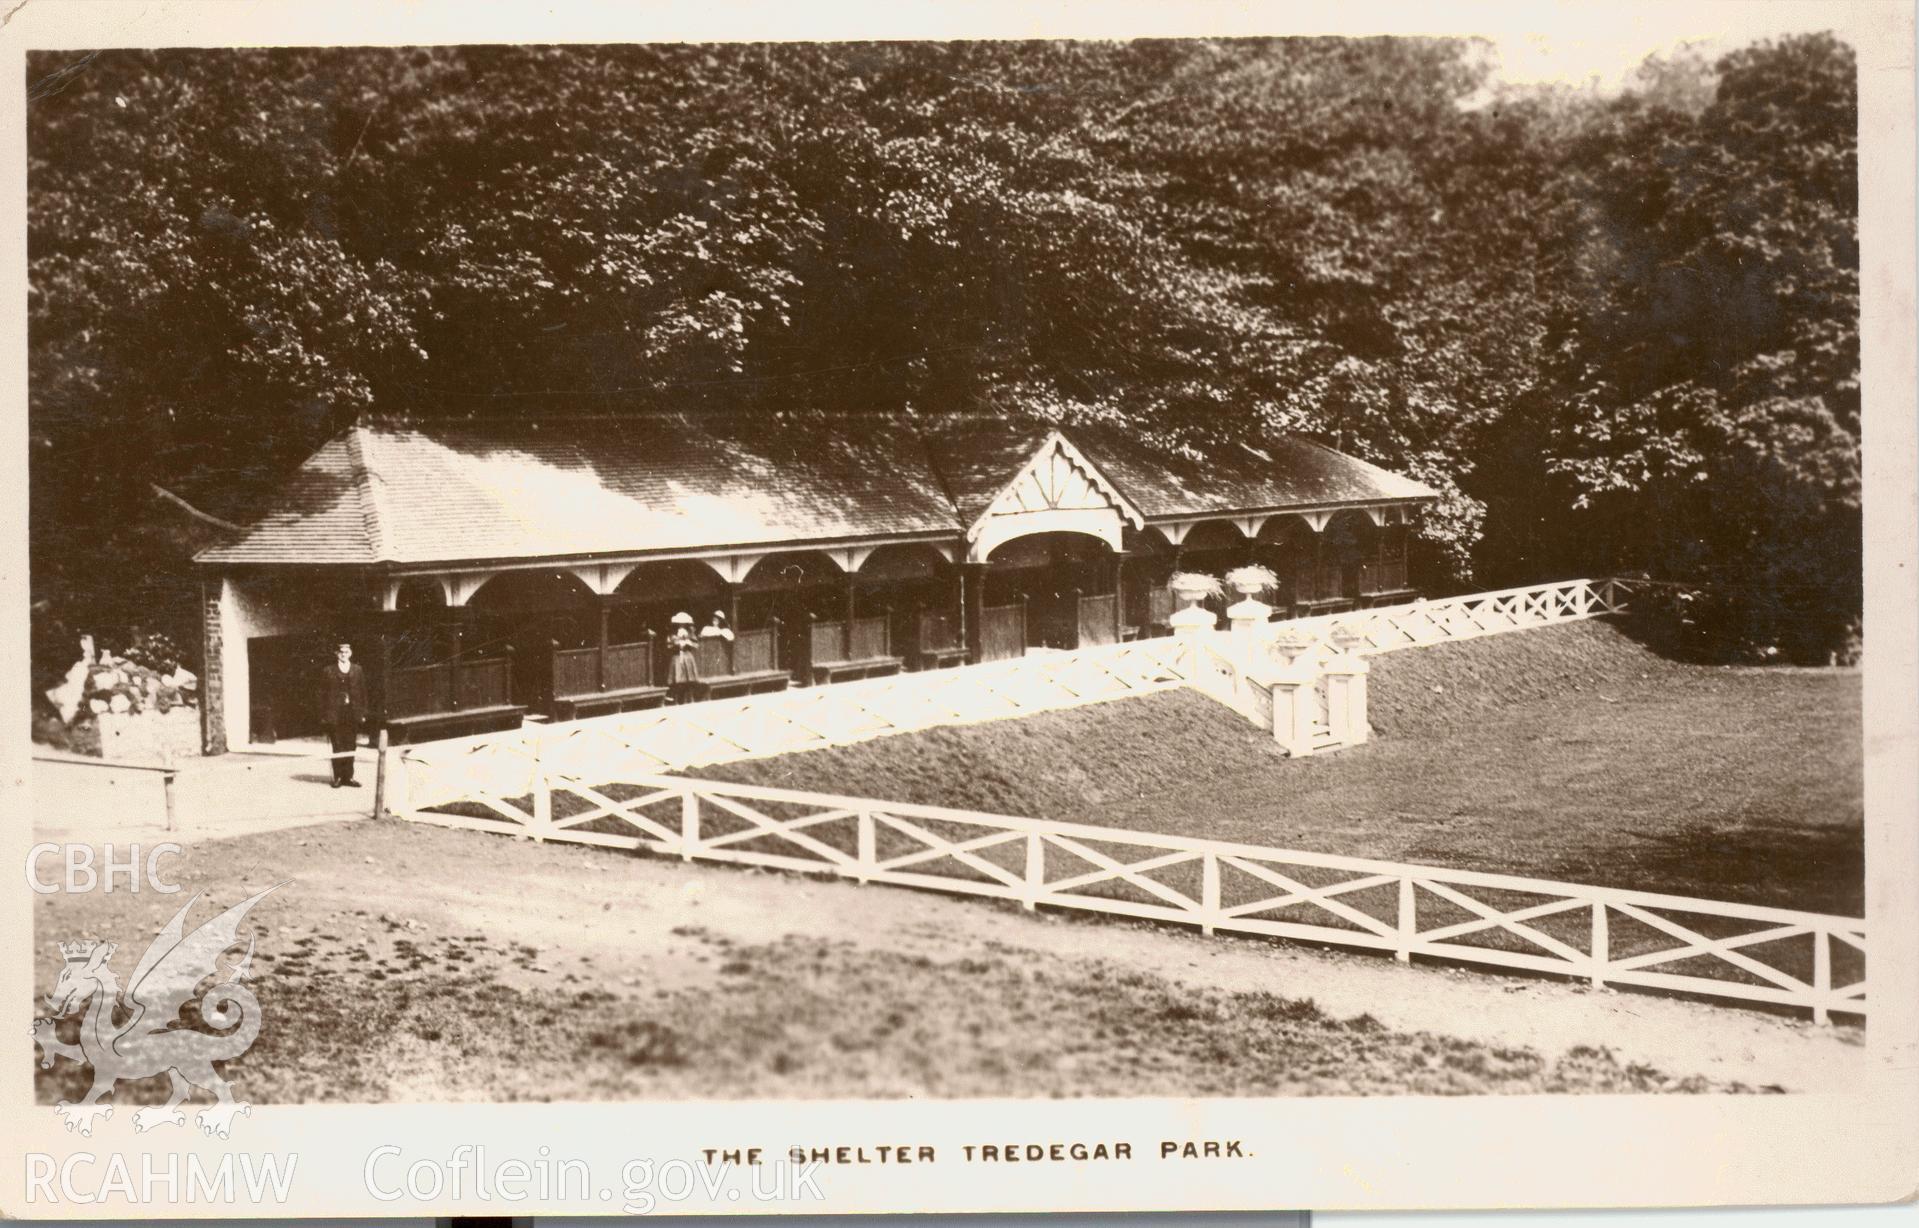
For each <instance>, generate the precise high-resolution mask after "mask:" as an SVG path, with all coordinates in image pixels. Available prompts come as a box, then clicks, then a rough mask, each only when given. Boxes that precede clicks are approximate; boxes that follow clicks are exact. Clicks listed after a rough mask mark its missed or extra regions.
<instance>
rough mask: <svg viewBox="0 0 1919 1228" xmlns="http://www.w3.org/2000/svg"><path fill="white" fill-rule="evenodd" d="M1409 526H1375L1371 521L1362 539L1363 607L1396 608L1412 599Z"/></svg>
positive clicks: (1361, 599)
mask: <svg viewBox="0 0 1919 1228" xmlns="http://www.w3.org/2000/svg"><path fill="white" fill-rule="evenodd" d="M1410 536H1411V534H1410V532H1409V531H1408V529H1407V527H1406V525H1405V523H1404V522H1403V521H1402V522H1399V523H1396V524H1384V525H1375V524H1373V523H1372V522H1371V521H1370V520H1368V521H1367V524H1366V527H1365V529H1364V530H1363V531H1362V534H1361V537H1360V558H1359V588H1358V592H1359V600H1360V602H1361V603H1362V604H1365V605H1369V606H1373V605H1394V604H1397V603H1399V602H1402V601H1408V600H1411V598H1412V596H1413V588H1412V581H1411V578H1410V576H1409V574H1408V557H1407V555H1408V550H1407V546H1408V540H1409V538H1410Z"/></svg>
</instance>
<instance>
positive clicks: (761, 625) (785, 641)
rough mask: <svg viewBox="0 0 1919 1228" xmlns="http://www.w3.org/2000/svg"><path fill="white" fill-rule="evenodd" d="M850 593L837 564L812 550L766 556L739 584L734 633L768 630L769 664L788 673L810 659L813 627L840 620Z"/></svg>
mask: <svg viewBox="0 0 1919 1228" xmlns="http://www.w3.org/2000/svg"><path fill="white" fill-rule="evenodd" d="M851 591H852V590H851V586H849V585H848V583H847V575H846V573H845V572H844V571H841V570H840V566H839V564H838V563H835V562H834V561H833V560H832V559H831V558H829V557H828V556H827V555H825V554H823V553H821V552H819V551H817V550H796V551H793V552H791V553H787V554H769V555H767V556H766V557H765V558H763V559H761V560H760V561H759V562H758V563H755V564H754V565H753V569H752V570H751V571H749V572H747V573H746V578H745V579H744V580H743V581H741V582H740V589H739V608H740V629H741V630H754V631H758V630H770V631H771V632H772V633H773V644H774V660H776V661H777V662H779V663H780V667H781V668H786V669H791V668H793V667H794V665H795V663H798V662H805V661H809V660H810V659H811V656H810V654H811V647H812V631H811V628H812V625H813V624H814V623H817V622H834V621H838V620H842V619H844V618H845V617H846V615H847V608H848V606H849V604H855V600H856V599H855V598H853V597H851V596H849V593H850V592H851Z"/></svg>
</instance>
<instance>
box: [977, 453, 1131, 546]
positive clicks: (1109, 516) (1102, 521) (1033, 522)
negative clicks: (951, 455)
mask: <svg viewBox="0 0 1919 1228" xmlns="http://www.w3.org/2000/svg"><path fill="white" fill-rule="evenodd" d="M1145 523H1146V521H1145V517H1143V516H1141V515H1140V513H1139V509H1138V508H1136V507H1134V506H1133V504H1132V502H1131V501H1130V500H1129V499H1127V498H1126V496H1125V495H1123V494H1121V493H1120V492H1119V488H1118V487H1116V486H1114V485H1113V484H1112V482H1110V481H1108V480H1107V478H1106V475H1104V474H1102V473H1101V472H1100V471H1099V469H1098V468H1097V467H1095V466H1094V464H1093V463H1092V462H1091V461H1090V460H1088V459H1087V458H1086V456H1085V454H1083V453H1082V452H1081V451H1080V450H1079V449H1078V448H1076V447H1074V446H1073V445H1072V443H1071V442H1070V441H1068V440H1067V438H1066V437H1065V436H1064V435H1062V434H1060V433H1059V432H1058V431H1054V432H1053V433H1052V434H1050V435H1048V436H1047V437H1046V440H1045V442H1043V443H1042V444H1040V446H1039V450H1038V451H1036V452H1035V453H1034V454H1033V456H1032V459H1030V460H1028V461H1027V462H1026V464H1025V465H1024V466H1022V467H1021V469H1020V470H1019V472H1018V473H1016V474H1015V475H1014V476H1013V479H1012V481H1010V482H1008V483H1007V484H1006V487H1005V488H1004V489H1003V490H1001V491H1000V493H999V494H998V495H996V496H995V497H994V499H993V502H992V503H991V504H989V505H988V506H987V509H986V511H985V513H984V514H983V515H981V516H980V518H979V519H978V520H976V521H974V522H973V523H972V524H971V525H970V526H968V528H967V530H966V538H967V542H968V544H969V549H968V551H967V556H968V557H969V558H970V559H972V560H974V561H976V562H983V561H985V560H986V559H987V557H988V556H989V555H991V554H992V552H993V551H994V550H995V549H997V548H998V547H1000V546H1002V545H1005V544H1006V543H1007V542H1009V541H1012V540H1013V539H1014V538H1016V537H1027V536H1030V535H1032V534H1035V533H1086V534H1090V535H1091V536H1094V537H1097V538H1099V539H1101V540H1102V541H1104V542H1105V543H1106V544H1107V546H1108V547H1109V548H1111V549H1113V550H1116V551H1117V550H1119V549H1120V548H1121V547H1120V533H1121V530H1122V528H1123V527H1124V526H1126V525H1129V524H1130V525H1132V526H1133V527H1134V528H1139V527H1141V526H1143V525H1144V524H1145Z"/></svg>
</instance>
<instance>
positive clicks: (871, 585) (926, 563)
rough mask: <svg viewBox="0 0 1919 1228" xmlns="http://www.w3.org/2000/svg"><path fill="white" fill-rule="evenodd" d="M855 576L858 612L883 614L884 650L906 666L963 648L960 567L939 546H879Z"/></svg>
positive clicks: (949, 656)
mask: <svg viewBox="0 0 1919 1228" xmlns="http://www.w3.org/2000/svg"><path fill="white" fill-rule="evenodd" d="M856 579H857V583H856V585H855V587H856V588H857V590H858V591H857V593H856V597H855V604H856V612H857V613H858V614H859V615H861V616H862V617H868V618H871V617H875V616H884V617H885V618H886V620H887V632H888V634H887V645H886V648H887V651H888V652H889V653H891V654H892V655H896V656H899V657H900V658H902V659H903V660H904V661H905V663H906V665H907V666H908V668H913V669H920V668H926V667H929V666H933V665H938V664H942V663H949V664H950V663H952V662H953V661H956V660H958V659H959V655H960V654H962V653H964V652H965V643H964V641H963V637H962V636H961V634H960V589H959V572H958V570H957V569H956V568H955V567H954V566H953V565H952V564H951V563H949V562H947V561H946V557H945V556H944V555H942V554H941V553H940V552H939V551H937V550H935V549H933V548H932V547H931V546H928V545H924V544H921V543H916V542H915V543H895V544H892V545H886V546H881V547H879V548H878V549H877V550H875V551H873V553H872V554H870V555H868V556H867V559H866V561H865V562H864V563H862V564H860V569H859V574H858V576H857V578H856Z"/></svg>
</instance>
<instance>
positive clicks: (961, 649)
mask: <svg viewBox="0 0 1919 1228" xmlns="http://www.w3.org/2000/svg"><path fill="white" fill-rule="evenodd" d="M964 664H966V646H965V645H964V644H959V645H955V646H953V647H948V648H922V649H920V650H919V653H918V668H920V669H946V668H948V667H950V666H954V665H964Z"/></svg>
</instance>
